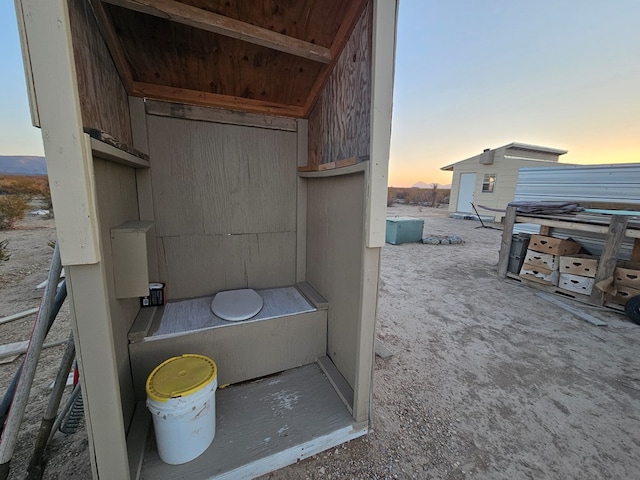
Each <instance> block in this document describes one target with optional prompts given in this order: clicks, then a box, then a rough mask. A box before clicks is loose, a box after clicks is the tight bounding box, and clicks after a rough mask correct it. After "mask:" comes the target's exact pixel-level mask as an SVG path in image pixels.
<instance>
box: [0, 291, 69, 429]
mask: <svg viewBox="0 0 640 480" xmlns="http://www.w3.org/2000/svg"><path fill="white" fill-rule="evenodd" d="M65 298H67V283H66V281H65V280H62V283H61V284H60V287H59V288H58V291H57V292H56V297H55V298H54V300H53V309H52V310H51V315H50V316H49V323H48V325H47V333H49V330H51V326H52V325H53V321H54V320H55V319H56V316H57V315H58V312H60V309H61V308H62V304H63V303H64V300H65ZM23 365H24V361H21V363H20V365H19V366H18V368H17V369H16V373H15V374H14V375H13V379H11V383H10V384H9V387H7V391H6V392H5V394H4V397H2V401H1V402H0V425H2V431H3V432H4V423H5V422H6V420H7V416H8V415H9V409H10V408H11V403H13V397H14V395H15V394H16V387H17V386H18V380H19V379H20V374H21V373H22V366H23Z"/></svg>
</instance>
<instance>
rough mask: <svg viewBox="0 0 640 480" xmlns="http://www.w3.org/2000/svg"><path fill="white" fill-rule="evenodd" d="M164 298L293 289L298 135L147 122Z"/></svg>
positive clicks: (183, 122)
mask: <svg viewBox="0 0 640 480" xmlns="http://www.w3.org/2000/svg"><path fill="white" fill-rule="evenodd" d="M147 128H148V136H149V150H150V156H151V165H152V166H151V183H152V187H153V207H154V217H155V222H156V235H157V245H158V263H159V277H160V278H159V280H160V281H163V282H166V283H167V297H168V298H169V299H177V298H191V297H197V296H203V295H210V294H212V293H214V292H216V291H219V290H226V289H235V288H246V287H249V288H266V287H277V286H283V285H292V284H294V283H295V281H296V276H295V275H296V270H295V266H296V263H295V262H296V185H297V177H296V163H297V136H296V133H295V132H287V131H279V130H267V129H264V128H254V127H244V126H237V125H225V124H220V123H212V122H198V121H192V120H183V119H178V118H167V117H158V116H153V115H148V116H147Z"/></svg>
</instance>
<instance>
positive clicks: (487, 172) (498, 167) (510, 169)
mask: <svg viewBox="0 0 640 480" xmlns="http://www.w3.org/2000/svg"><path fill="white" fill-rule="evenodd" d="M565 153H567V150H560V149H557V148H549V147H540V146H537V145H528V144H526V143H516V142H513V143H510V144H508V145H504V146H502V147H498V148H494V149H488V148H487V149H485V150H484V151H483V152H482V153H480V154H478V155H475V156H473V157H470V158H467V159H465V160H461V161H459V162H456V163H452V164H451V165H446V166H444V167H441V168H440V170H443V171H448V172H453V179H452V181H451V198H450V200H449V213H450V214H455V213H463V214H468V213H473V208H472V206H471V204H472V203H473V204H474V205H475V206H476V208H477V209H478V212H479V213H480V215H482V216H483V217H484V216H485V215H487V216H493V217H494V219H495V221H500V220H502V218H503V217H504V211H505V210H506V208H507V204H508V203H509V202H511V201H513V195H514V193H515V190H516V183H517V180H518V170H519V169H520V168H521V167H553V166H562V165H560V164H558V158H559V157H560V155H564V154H565Z"/></svg>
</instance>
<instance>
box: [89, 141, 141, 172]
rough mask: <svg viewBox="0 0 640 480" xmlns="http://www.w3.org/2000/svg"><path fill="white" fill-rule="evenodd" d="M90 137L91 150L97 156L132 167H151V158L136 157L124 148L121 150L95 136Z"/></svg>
mask: <svg viewBox="0 0 640 480" xmlns="http://www.w3.org/2000/svg"><path fill="white" fill-rule="evenodd" d="M89 138H90V140H89V141H90V143H91V152H92V153H93V155H94V156H95V157H99V158H104V159H105V160H109V161H111V162H115V163H119V164H121V165H126V166H127V167H132V168H149V167H150V166H151V164H150V162H149V160H144V159H142V158H140V157H136V156H135V155H131V154H130V153H127V152H125V151H124V150H120V149H119V148H116V147H114V146H113V145H109V144H108V143H105V142H101V141H100V140H96V139H95V138H93V137H89Z"/></svg>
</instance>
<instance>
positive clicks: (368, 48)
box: [16, 0, 397, 480]
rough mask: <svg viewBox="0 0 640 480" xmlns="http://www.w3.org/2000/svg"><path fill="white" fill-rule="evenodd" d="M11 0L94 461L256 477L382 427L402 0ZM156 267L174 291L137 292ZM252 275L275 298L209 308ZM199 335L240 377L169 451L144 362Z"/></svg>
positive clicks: (108, 471) (189, 347) (167, 472)
mask: <svg viewBox="0 0 640 480" xmlns="http://www.w3.org/2000/svg"><path fill="white" fill-rule="evenodd" d="M16 10H17V17H18V23H19V27H20V32H21V42H22V48H23V57H24V63H25V70H26V78H27V84H28V87H29V96H30V104H31V112H32V118H33V123H34V125H36V126H38V127H40V128H41V130H42V136H43V142H44V148H45V154H46V158H47V168H48V174H49V180H50V185H51V192H52V199H53V205H54V211H55V217H56V228H57V233H58V242H59V245H60V250H61V255H62V261H63V265H64V266H65V267H66V274H67V279H68V285H69V291H70V300H71V310H72V317H73V320H72V323H73V330H74V334H75V339H76V347H77V351H78V359H79V362H80V367H81V374H82V375H81V378H82V380H81V381H82V390H83V395H84V399H85V412H86V418H87V430H88V434H89V447H90V450H91V460H92V468H93V475H94V478H100V479H118V480H122V479H126V478H132V479H136V478H154V479H158V478H162V479H171V478H191V479H198V478H251V477H254V476H257V475H260V474H262V473H266V472H269V471H271V470H274V469H277V468H279V467H282V466H285V465H287V464H290V463H293V462H295V461H297V460H299V459H301V458H305V457H307V456H310V455H313V454H315V453H318V452H320V451H322V450H325V449H328V448H331V447H333V446H335V445H337V444H340V443H343V442H345V441H347V440H349V439H352V438H355V437H358V436H360V435H362V434H364V433H366V432H367V429H368V426H369V422H370V411H371V389H372V367H373V356H374V329H375V314H376V299H377V287H378V272H379V258H380V248H381V247H382V245H383V244H384V228H385V221H384V220H385V216H386V214H385V207H386V187H387V181H386V176H387V166H388V156H389V140H390V129H391V100H392V84H393V65H394V49H395V29H396V18H397V2H396V0H321V1H317V0H260V1H257V2H243V1H233V0H232V1H229V0H182V1H175V0H105V1H100V0H89V1H85V0H50V1H47V2H42V1H40V0H16ZM150 282H159V283H162V284H164V285H165V290H164V293H165V304H164V305H163V306H157V307H146V308H142V307H141V300H140V297H141V296H143V295H145V294H146V293H148V284H149V283H150ZM241 288H252V289H255V290H256V291H258V292H259V293H260V294H261V296H262V297H263V298H264V301H265V306H264V308H263V311H262V312H261V313H260V314H259V315H258V316H257V317H255V318H252V319H250V320H248V321H244V322H237V323H232V324H231V323H228V322H219V321H217V320H213V319H212V318H211V316H210V315H211V314H210V311H209V309H208V304H209V302H210V300H211V296H213V295H214V294H215V293H216V292H219V291H224V290H231V289H241ZM183 353H198V354H204V355H207V356H209V357H211V358H212V359H213V360H214V361H215V362H216V363H217V365H218V384H219V385H220V386H226V388H223V389H219V390H218V391H217V393H216V409H217V431H216V437H215V439H214V441H213V443H212V445H211V446H210V447H209V449H208V450H207V451H206V452H205V453H204V454H203V455H201V456H200V457H198V458H197V459H196V460H193V461H192V462H189V463H187V464H184V465H178V466H171V465H167V464H164V463H163V462H161V461H160V460H159V458H158V455H157V452H156V449H155V445H154V438H153V429H152V428H151V423H150V415H149V413H148V410H147V409H146V408H145V380H146V377H147V376H148V375H149V372H150V371H151V370H152V369H153V368H154V367H155V366H156V365H158V364H159V363H160V362H162V361H163V360H165V359H166V358H168V357H170V356H173V355H180V354H183ZM227 385H228V386H227Z"/></svg>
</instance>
